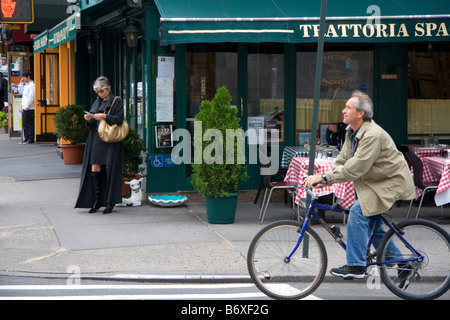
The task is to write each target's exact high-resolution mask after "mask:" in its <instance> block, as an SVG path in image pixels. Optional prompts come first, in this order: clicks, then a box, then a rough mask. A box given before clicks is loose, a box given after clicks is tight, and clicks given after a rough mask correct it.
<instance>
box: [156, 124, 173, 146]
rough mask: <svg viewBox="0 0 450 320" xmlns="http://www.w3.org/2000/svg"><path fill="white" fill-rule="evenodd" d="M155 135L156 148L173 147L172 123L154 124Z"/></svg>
mask: <svg viewBox="0 0 450 320" xmlns="http://www.w3.org/2000/svg"><path fill="white" fill-rule="evenodd" d="M155 137H156V147H157V148H170V147H173V139H172V125H158V126H155Z"/></svg>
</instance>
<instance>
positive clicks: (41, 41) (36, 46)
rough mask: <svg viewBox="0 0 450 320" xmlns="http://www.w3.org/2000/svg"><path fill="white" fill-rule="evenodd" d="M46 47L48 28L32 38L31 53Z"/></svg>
mask: <svg viewBox="0 0 450 320" xmlns="http://www.w3.org/2000/svg"><path fill="white" fill-rule="evenodd" d="M47 48H48V30H45V31H44V32H42V33H41V34H40V35H38V36H37V37H35V38H34V40H33V53H34V54H36V53H39V52H41V51H43V50H45V49H47Z"/></svg>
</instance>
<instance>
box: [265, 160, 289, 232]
mask: <svg viewBox="0 0 450 320" xmlns="http://www.w3.org/2000/svg"><path fill="white" fill-rule="evenodd" d="M260 160H261V167H262V169H263V173H265V174H262V181H263V185H264V187H265V190H264V197H263V201H262V203H261V210H260V212H259V221H260V224H262V223H263V220H264V217H265V215H266V212H267V207H268V205H269V202H270V198H271V197H272V192H273V190H277V189H284V190H285V191H287V192H290V193H291V195H292V210H293V212H295V195H296V191H297V188H298V185H297V184H293V183H289V182H284V181H279V182H272V181H270V176H271V175H274V174H276V173H277V172H278V170H276V171H277V172H270V163H269V159H268V157H267V156H266V155H264V154H262V153H261V152H260ZM267 194H269V195H268V196H267ZM266 198H267V200H266Z"/></svg>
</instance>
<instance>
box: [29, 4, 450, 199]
mask: <svg viewBox="0 0 450 320" xmlns="http://www.w3.org/2000/svg"><path fill="white" fill-rule="evenodd" d="M76 5H77V6H78V7H79V13H80V18H79V19H80V20H79V23H80V24H79V26H78V28H76V31H75V34H74V35H73V34H70V32H71V31H70V30H67V32H66V31H62V30H60V29H58V30H59V32H60V33H61V34H60V36H67V38H66V39H68V40H67V41H65V42H63V43H61V44H59V45H58V46H57V48H59V49H56V48H53V49H52V48H50V47H48V48H47V49H45V50H44V51H45V52H46V53H48V54H49V56H46V57H47V58H50V57H51V54H52V51H48V50H58V54H59V55H60V57H61V56H63V55H66V56H67V58H64V57H63V58H62V59H66V60H67V61H68V64H67V65H65V66H64V67H63V68H65V72H66V74H62V73H60V77H61V78H60V80H63V77H65V76H67V77H68V78H69V79H71V80H69V82H68V83H65V82H64V81H61V86H66V87H67V90H68V92H69V94H68V95H67V96H68V97H69V98H67V102H68V103H72V102H76V103H77V104H82V105H85V106H86V107H87V108H89V107H90V105H91V104H92V102H93V101H94V99H95V94H94V92H93V90H92V83H93V82H94V80H95V78H96V77H97V76H99V75H105V76H107V77H108V78H109V79H110V80H111V84H112V91H113V92H114V93H115V94H117V95H120V96H121V97H122V98H123V100H124V101H125V108H126V115H127V118H128V121H129V123H131V124H132V126H133V127H135V128H137V129H138V131H139V133H140V135H141V136H142V137H143V139H144V141H145V144H146V146H147V148H148V155H147V158H146V175H147V185H146V189H147V192H173V191H178V190H191V189H192V186H191V184H190V172H191V167H190V165H189V164H188V163H183V164H180V165H175V164H174V163H173V161H172V160H173V159H172V158H171V153H172V150H173V147H174V146H175V145H176V144H177V141H176V138H175V139H174V136H173V135H171V132H173V131H174V130H176V129H187V130H189V131H190V132H191V133H193V130H194V119H195V115H196V113H197V112H198V110H199V105H200V103H201V101H202V100H204V99H208V100H211V99H212V98H213V96H214V94H215V92H216V90H217V88H219V87H221V86H223V85H225V86H226V87H227V88H228V89H229V91H230V93H231V95H232V105H233V106H235V107H236V108H237V109H238V115H239V117H240V119H241V126H242V128H243V129H244V130H247V129H248V128H249V125H250V126H252V124H253V123H255V121H256V122H257V121H260V119H262V125H265V126H266V127H274V128H278V129H280V130H281V133H280V136H279V142H280V144H281V145H282V146H292V145H297V144H298V143H299V141H298V140H299V136H300V134H301V133H303V132H308V131H311V128H312V116H311V115H312V110H313V100H314V99H313V98H314V96H313V93H314V76H315V74H314V70H315V65H316V59H317V41H318V36H319V32H320V30H319V18H318V17H319V15H320V6H321V2H320V1H315V2H313V3H311V2H305V3H302V2H299V1H294V0H278V1H269V0H259V1H237V0H227V1H219V0H217V1H210V0H209V1H204V0H195V1H189V3H186V2H184V1H181V0H154V1H151V0H142V1H141V0H128V1H127V0H122V1H117V0H114V1H113V0H103V1H102V0H83V1H81V2H80V3H76ZM66 25H67V22H66ZM56 29H57V28H56ZM324 32H325V48H324V54H323V61H322V63H323V70H322V76H321V88H320V112H319V123H320V124H332V123H339V122H341V121H342V114H341V111H342V109H343V107H344V105H345V102H346V100H347V99H348V98H349V96H350V94H351V92H352V91H354V90H362V91H364V92H366V93H367V94H369V95H370V96H371V97H372V98H373V100H374V105H375V110H374V119H375V121H377V122H378V123H379V124H380V125H381V126H382V127H383V128H384V129H385V130H386V131H387V132H389V133H390V134H391V136H392V137H393V139H394V140H395V142H396V143H398V144H412V143H420V141H421V139H423V138H424V137H427V136H428V135H429V134H434V135H436V136H438V137H439V138H440V141H441V142H443V143H448V142H450V140H449V137H450V128H449V127H448V125H447V122H448V121H447V120H446V119H449V118H450V117H449V116H450V79H449V77H450V45H449V43H450V42H449V40H450V3H447V2H442V1H438V0H430V1H428V2H427V3H426V4H425V3H423V2H422V1H418V0H410V1H391V0H376V1H360V2H358V3H357V4H355V3H354V2H351V1H328V7H327V23H326V30H325V31H324ZM72 36H73V37H72ZM38 40H39V39H38ZM36 41H37V40H35V46H36ZM61 46H62V47H61ZM47 51H48V52H47ZM37 54H39V52H38V53H37ZM47 58H45V59H47ZM45 59H44V60H45ZM38 60H39V61H44V60H43V58H39V59H37V58H36V57H35V63H37V64H38V65H39V64H40V65H42V63H40V62H39V61H38ZM49 63H51V62H48V63H47V65H48V64H49ZM40 68H42V67H40ZM72 68H73V69H72ZM71 92H73V94H72V93H71ZM63 95H65V94H63ZM174 140H175V141H174ZM247 146H248V145H247ZM258 168H259V165H258V164H250V163H249V164H248V170H249V176H250V178H249V179H248V181H247V182H246V183H245V185H243V186H242V188H243V189H256V188H258V186H259V183H260V176H259V170H258Z"/></svg>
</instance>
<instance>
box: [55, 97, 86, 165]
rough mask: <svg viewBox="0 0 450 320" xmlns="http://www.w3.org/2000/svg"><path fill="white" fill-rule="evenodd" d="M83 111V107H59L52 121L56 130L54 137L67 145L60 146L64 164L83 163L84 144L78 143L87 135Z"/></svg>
mask: <svg viewBox="0 0 450 320" xmlns="http://www.w3.org/2000/svg"><path fill="white" fill-rule="evenodd" d="M84 111H85V109H84V107H83V106H80V105H68V106H66V107H61V108H60V109H59V110H58V112H57V113H56V115H55V117H54V119H53V121H54V123H55V128H56V132H55V135H56V136H57V137H59V138H62V139H64V140H65V141H67V143H68V144H63V143H62V144H61V149H62V152H63V158H64V164H78V163H82V162H83V154H84V146H85V144H84V143H78V142H79V141H80V140H81V139H83V138H84V137H86V136H87V134H88V133H89V128H88V127H87V126H86V120H85V119H84Z"/></svg>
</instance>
